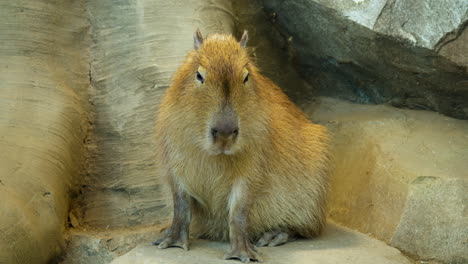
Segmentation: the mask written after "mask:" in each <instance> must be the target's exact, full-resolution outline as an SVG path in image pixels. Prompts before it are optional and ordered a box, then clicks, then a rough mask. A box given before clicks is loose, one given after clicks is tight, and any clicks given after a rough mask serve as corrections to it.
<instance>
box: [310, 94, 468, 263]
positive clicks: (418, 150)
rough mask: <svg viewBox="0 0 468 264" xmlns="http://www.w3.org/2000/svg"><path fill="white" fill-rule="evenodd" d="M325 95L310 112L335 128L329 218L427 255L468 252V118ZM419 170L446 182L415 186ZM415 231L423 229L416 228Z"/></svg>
mask: <svg viewBox="0 0 468 264" xmlns="http://www.w3.org/2000/svg"><path fill="white" fill-rule="evenodd" d="M320 101H321V102H320V103H319V104H318V106H316V107H315V108H314V107H312V106H309V108H308V109H307V110H306V111H307V112H309V113H311V116H312V119H314V120H316V121H318V122H321V123H323V124H325V125H327V126H328V127H329V128H330V129H331V130H332V131H333V132H334V139H335V148H334V154H335V162H334V163H335V173H334V175H333V177H332V187H331V193H330V205H329V208H330V216H331V218H332V219H334V220H336V221H338V222H339V223H342V224H344V225H345V226H348V227H351V228H353V229H357V230H359V231H361V232H363V233H369V234H371V235H373V236H375V237H377V238H379V239H381V240H383V241H387V242H390V243H391V244H392V245H395V246H398V247H399V248H401V249H402V250H405V251H407V252H409V253H412V254H414V255H420V256H421V257H422V258H424V259H432V258H435V259H441V260H444V261H446V262H448V263H451V262H452V259H457V258H465V259H466V255H464V254H465V253H463V252H468V245H467V244H466V237H465V238H463V236H462V235H454V234H466V232H467V230H468V221H467V217H468V216H467V214H466V210H464V209H463V208H466V206H467V204H468V197H467V196H466V193H468V189H467V185H466V182H467V181H468V162H467V157H468V122H467V121H464V120H457V119H453V118H449V117H445V116H442V115H439V114H436V113H433V112H428V111H415V110H406V109H397V108H393V107H389V106H383V105H380V106H376V105H359V104H352V103H348V102H344V101H340V100H336V99H330V98H321V100H320ZM306 108H307V107H306ZM420 176H431V177H434V178H437V179H438V180H437V181H436V182H438V183H439V185H440V188H436V187H434V188H429V189H427V190H426V189H423V190H421V191H418V192H416V191H417V190H419V189H414V188H416V187H418V186H420V185H414V181H415V180H416V179H419V177H420ZM442 187H443V188H442ZM409 192H410V193H413V195H409V196H408V193H409ZM442 208H444V211H440V209H442ZM436 216H437V217H436ZM417 230H422V231H421V232H422V233H420V234H417V233H412V232H417ZM431 230H432V231H431ZM448 241H450V242H448Z"/></svg>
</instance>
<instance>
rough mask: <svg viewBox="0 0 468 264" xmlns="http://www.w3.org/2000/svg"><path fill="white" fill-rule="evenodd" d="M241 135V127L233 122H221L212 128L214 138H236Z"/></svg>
mask: <svg viewBox="0 0 468 264" xmlns="http://www.w3.org/2000/svg"><path fill="white" fill-rule="evenodd" d="M238 134H239V127H237V125H236V124H234V123H233V122H220V123H219V124H217V125H216V126H214V127H212V128H211V135H213V137H214V138H220V137H222V138H229V137H231V136H232V138H235V137H236V136H237V135H238Z"/></svg>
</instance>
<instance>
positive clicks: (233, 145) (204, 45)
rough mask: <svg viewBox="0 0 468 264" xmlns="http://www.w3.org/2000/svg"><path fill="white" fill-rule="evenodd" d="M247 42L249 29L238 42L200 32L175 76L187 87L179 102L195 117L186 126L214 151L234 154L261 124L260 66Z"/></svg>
mask: <svg viewBox="0 0 468 264" xmlns="http://www.w3.org/2000/svg"><path fill="white" fill-rule="evenodd" d="M247 40H248V35H247V32H246V31H245V32H244V34H243V35H242V38H241V40H240V41H237V40H236V39H235V38H234V37H232V36H231V35H221V34H214V35H210V36H208V37H207V38H206V39H204V38H203V37H202V34H201V33H200V31H199V30H197V31H196V33H195V35H194V49H195V50H194V51H193V52H191V53H190V54H189V56H188V58H187V60H186V61H185V63H184V65H183V66H182V67H181V70H180V71H179V73H178V74H177V79H175V80H174V82H177V84H178V86H180V87H183V89H182V90H181V91H179V95H180V96H179V98H178V101H179V104H182V105H183V107H184V108H185V109H186V111H185V112H186V115H187V116H190V124H186V126H185V128H186V129H187V130H190V132H191V135H190V136H191V138H193V139H195V141H196V143H197V144H198V145H199V146H201V147H202V148H203V149H204V150H206V151H208V153H210V154H212V155H232V154H235V153H236V152H238V151H240V150H242V148H243V146H244V145H245V144H247V143H248V142H249V139H250V140H254V137H255V131H257V130H258V129H261V127H262V125H261V124H258V121H255V120H256V119H258V118H256V116H257V115H259V111H261V106H260V103H259V100H260V98H259V96H258V93H257V92H258V91H257V88H256V86H255V84H254V82H255V81H254V80H253V79H254V78H252V77H253V76H252V75H253V74H252V73H254V72H255V71H256V69H255V66H254V65H252V63H251V62H250V60H249V56H248V54H247V51H246V49H245V46H246V44H247ZM255 123H257V124H255Z"/></svg>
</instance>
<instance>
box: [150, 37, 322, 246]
mask: <svg viewBox="0 0 468 264" xmlns="http://www.w3.org/2000/svg"><path fill="white" fill-rule="evenodd" d="M199 66H202V67H203V68H204V69H205V70H206V81H205V83H204V84H202V85H197V84H196V79H195V76H196V72H197V69H198V68H199ZM244 68H246V69H247V70H248V72H249V79H248V81H247V83H246V84H244V83H243V71H244ZM225 105H229V106H231V107H232V109H233V110H234V111H235V112H236V114H237V116H238V120H239V135H238V138H237V140H236V142H235V143H234V144H233V145H232V151H233V153H232V154H231V155H225V154H218V155H213V149H212V148H213V144H212V141H211V139H210V133H209V131H210V125H211V123H210V122H212V119H213V117H214V115H215V113H217V112H218V111H219V110H220V109H221V108H222V107H223V106H225ZM156 128H157V129H156V130H157V133H156V134H157V140H158V145H157V148H158V150H159V157H158V160H159V161H160V162H161V164H160V166H159V167H160V168H161V173H163V174H164V175H166V176H168V177H170V179H171V182H173V189H179V190H183V191H184V192H186V193H187V194H188V195H189V196H190V197H192V201H191V212H192V219H191V226H190V228H191V234H192V235H196V236H200V237H204V238H209V239H215V240H225V239H228V238H229V230H230V220H229V219H230V218H229V214H230V206H231V205H230V202H229V200H230V196H231V195H232V193H231V192H232V189H233V185H234V184H236V183H238V184H240V185H242V186H243V187H242V188H240V187H239V189H238V190H242V193H241V195H240V197H241V200H242V201H243V202H244V203H245V204H246V205H248V206H246V207H245V208H248V213H247V214H248V218H247V221H248V223H247V229H248V233H249V236H250V237H249V239H250V240H254V239H258V238H259V237H260V236H261V235H262V234H263V233H264V232H267V231H270V230H282V231H285V232H289V233H291V234H298V235H300V236H303V237H312V236H315V235H317V234H318V233H319V232H320V230H321V229H322V227H323V225H324V222H325V200H326V192H327V181H328V175H327V167H328V158H327V156H328V154H327V153H328V142H329V136H328V133H327V130H326V129H325V128H324V127H323V126H320V125H316V124H313V123H311V122H310V121H309V120H308V119H307V117H306V116H305V114H304V113H303V112H302V111H301V110H300V109H299V108H297V107H296V106H295V105H294V104H293V103H292V102H291V101H290V100H289V99H288V98H287V96H286V95H285V94H284V93H283V92H282V91H281V89H280V88H279V87H277V86H276V85H275V84H274V83H273V82H272V81H270V80H269V79H268V78H266V77H264V76H263V75H261V74H260V73H259V71H258V69H257V68H256V66H255V65H254V63H253V62H252V61H251V60H250V58H249V56H248V53H247V52H246V50H245V49H244V48H242V47H241V45H240V44H239V42H237V41H236V40H235V39H234V38H233V37H232V36H228V35H218V34H215V35H212V36H210V37H208V38H207V39H205V40H204V41H203V44H202V45H201V46H200V47H199V49H198V50H194V51H192V52H190V53H189V54H188V56H187V58H186V60H185V62H184V63H183V64H182V66H181V67H180V68H179V69H178V71H177V72H176V73H175V74H174V77H173V81H172V85H171V86H170V88H169V89H168V90H167V92H166V94H165V96H164V99H163V101H162V104H161V106H160V110H159V114H158V118H157V123H156ZM239 182H240V183H239ZM231 209H232V208H231ZM233 210H234V209H233ZM174 221H175V220H174Z"/></svg>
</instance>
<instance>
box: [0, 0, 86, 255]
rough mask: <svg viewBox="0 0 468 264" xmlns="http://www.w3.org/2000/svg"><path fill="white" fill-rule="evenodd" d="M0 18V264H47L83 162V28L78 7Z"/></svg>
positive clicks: (27, 7) (32, 8)
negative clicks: (0, 20)
mask: <svg viewBox="0 0 468 264" xmlns="http://www.w3.org/2000/svg"><path fill="white" fill-rule="evenodd" d="M0 17H1V18H2V23H0V43H1V44H0V149H1V152H0V212H1V214H0V263H18V264H23V263H47V262H48V261H49V260H50V259H52V258H54V257H56V256H57V255H59V254H60V253H61V252H62V250H63V249H64V247H65V241H64V238H63V232H64V231H65V230H66V227H67V216H68V209H69V203H70V199H71V196H72V195H74V194H76V191H77V186H78V184H77V183H78V181H79V175H80V173H81V172H82V170H83V167H84V164H85V159H86V155H85V147H84V144H83V142H84V141H85V140H86V136H87V130H88V121H89V120H90V119H89V118H90V115H89V114H88V113H89V104H88V101H87V98H88V87H89V81H88V73H89V65H88V56H87V55H88V53H87V46H88V44H87V41H88V37H87V36H88V29H89V27H88V23H87V19H86V17H85V8H84V5H83V3H82V2H80V1H45V0H44V1H42V0H37V1H6V2H5V1H3V2H2V4H1V7H0Z"/></svg>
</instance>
